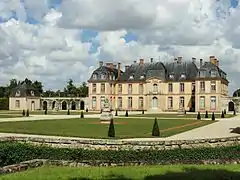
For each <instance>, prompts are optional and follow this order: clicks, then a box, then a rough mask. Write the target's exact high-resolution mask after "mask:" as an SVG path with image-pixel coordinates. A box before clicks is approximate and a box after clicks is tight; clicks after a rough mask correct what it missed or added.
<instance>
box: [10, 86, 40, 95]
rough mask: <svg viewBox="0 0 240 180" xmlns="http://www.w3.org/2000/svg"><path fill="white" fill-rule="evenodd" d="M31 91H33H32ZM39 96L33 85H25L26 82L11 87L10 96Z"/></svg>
mask: <svg viewBox="0 0 240 180" xmlns="http://www.w3.org/2000/svg"><path fill="white" fill-rule="evenodd" d="M32 92H33V93H32ZM27 96H32V97H40V93H39V92H38V91H37V90H36V89H35V88H33V87H31V86H29V85H27V84H26V83H23V84H20V85H18V86H17V87H15V88H13V89H12V91H11V93H10V97H27Z"/></svg>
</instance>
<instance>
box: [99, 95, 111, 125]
mask: <svg viewBox="0 0 240 180" xmlns="http://www.w3.org/2000/svg"><path fill="white" fill-rule="evenodd" d="M111 119H113V115H112V111H111V108H110V104H109V102H108V100H107V99H105V101H104V106H103V110H102V114H101V115H100V122H101V123H102V124H110V121H111Z"/></svg>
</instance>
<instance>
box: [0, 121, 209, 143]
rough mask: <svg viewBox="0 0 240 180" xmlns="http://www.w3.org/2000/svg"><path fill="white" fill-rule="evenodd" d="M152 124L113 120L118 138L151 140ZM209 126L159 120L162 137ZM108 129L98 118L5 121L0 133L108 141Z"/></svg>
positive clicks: (200, 122) (203, 122) (205, 123)
mask: <svg viewBox="0 0 240 180" xmlns="http://www.w3.org/2000/svg"><path fill="white" fill-rule="evenodd" d="M153 123H154V119H149V118H148V119H142V118H141V119H137V118H132V119H131V118H122V119H121V118H117V119H115V120H114V124H115V134H116V138H130V137H151V132H152V127H153ZM209 123H212V121H197V120H190V119H162V120H158V125H159V128H160V134H161V137H166V136H171V135H174V134H178V133H180V132H184V131H187V130H190V129H194V128H196V127H200V126H204V125H207V124H209ZM186 125H187V126H186ZM108 126H109V125H107V124H100V120H99V119H90V118H85V119H80V118H79V119H63V120H39V121H21V122H2V123H0V132H14V133H26V134H43V135H57V136H72V137H91V138H107V132H108Z"/></svg>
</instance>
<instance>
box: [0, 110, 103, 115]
mask: <svg viewBox="0 0 240 180" xmlns="http://www.w3.org/2000/svg"><path fill="white" fill-rule="evenodd" d="M80 113H81V111H80V110H74V111H73V110H70V114H71V115H80ZM3 114H4V115H5V114H6V115H7V114H9V115H10V114H12V115H16V114H18V115H22V111H0V115H3ZM29 114H30V115H31V114H33V115H42V114H44V111H30V112H29ZM48 114H49V115H67V111H65V110H61V111H48ZM84 114H100V112H85V111H84Z"/></svg>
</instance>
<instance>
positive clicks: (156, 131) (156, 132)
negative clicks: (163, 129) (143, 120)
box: [152, 118, 160, 136]
mask: <svg viewBox="0 0 240 180" xmlns="http://www.w3.org/2000/svg"><path fill="white" fill-rule="evenodd" d="M152 136H160V131H159V127H158V123H157V118H155V120H154V124H153V129H152Z"/></svg>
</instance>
